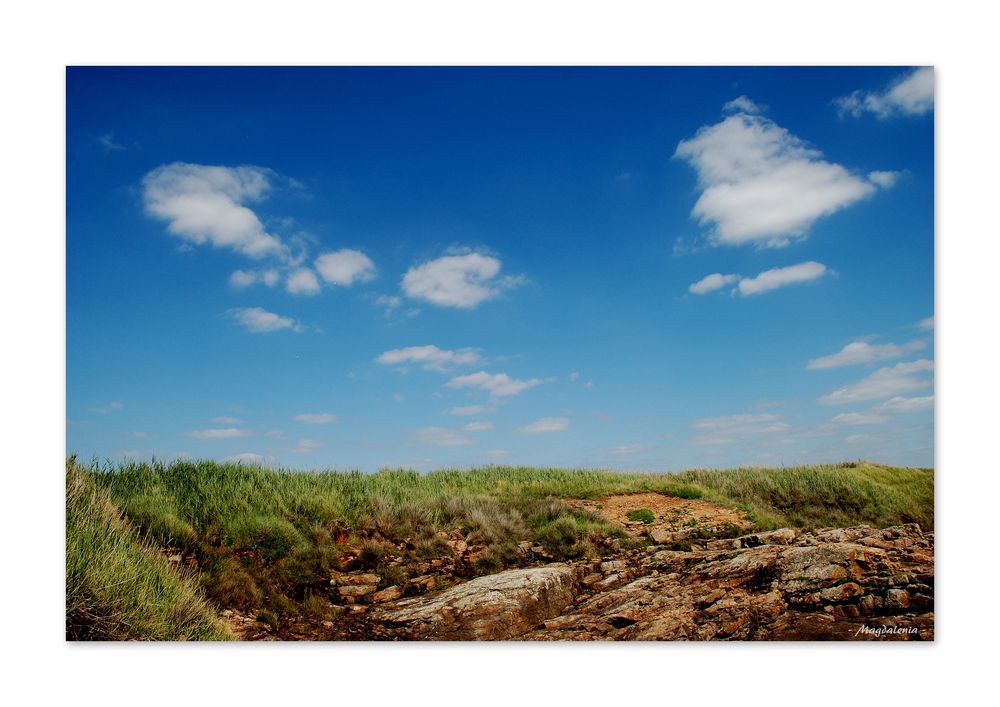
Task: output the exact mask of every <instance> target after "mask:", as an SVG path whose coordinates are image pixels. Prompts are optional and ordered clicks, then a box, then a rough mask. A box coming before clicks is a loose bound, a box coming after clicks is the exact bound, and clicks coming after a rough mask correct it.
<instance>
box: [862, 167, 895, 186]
mask: <svg viewBox="0 0 1000 707" xmlns="http://www.w3.org/2000/svg"><path fill="white" fill-rule="evenodd" d="M901 176H902V174H901V173H900V172H889V171H886V170H875V171H874V172H869V173H868V181H869V182H871V183H872V184H874V185H875V186H877V187H882V188H883V189H889V188H891V187H892V186H893V185H895V184H896V182H898V181H899V178H900V177H901Z"/></svg>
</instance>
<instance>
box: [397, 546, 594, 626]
mask: <svg viewBox="0 0 1000 707" xmlns="http://www.w3.org/2000/svg"><path fill="white" fill-rule="evenodd" d="M578 574H579V571H578V569H577V568H575V567H572V566H570V565H566V564H561V563H559V564H551V565H547V566H545V567H530V568H527V569H517V570H508V571H506V572H500V573H498V574H493V575H488V576H485V577H478V578H476V579H473V580H471V581H469V582H465V583H464V584H460V585H458V586H457V587H453V588H451V589H447V590H445V591H443V592H441V593H440V594H437V595H436V596H429V597H418V598H415V599H407V600H404V601H401V602H399V603H398V604H396V606H395V608H394V609H392V610H391V611H388V612H386V613H384V614H382V615H381V616H380V617H379V619H380V620H381V621H382V622H384V625H385V626H386V627H387V628H391V629H392V630H393V633H394V634H395V636H396V637H398V638H411V639H412V638H417V639H420V638H423V639H427V638H432V639H436V640H504V639H509V638H516V637H518V636H521V635H523V634H525V633H526V632H528V631H530V630H531V629H533V628H535V627H536V626H538V625H540V624H541V623H542V622H543V621H545V620H546V619H551V618H553V617H555V616H558V615H559V614H560V613H561V612H563V611H564V610H565V609H566V608H567V607H569V606H570V605H571V604H572V603H573V602H574V600H575V599H576V597H577V585H578Z"/></svg>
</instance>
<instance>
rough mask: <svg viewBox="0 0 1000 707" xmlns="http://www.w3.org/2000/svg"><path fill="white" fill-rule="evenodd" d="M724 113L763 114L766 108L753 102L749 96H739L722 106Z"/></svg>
mask: <svg viewBox="0 0 1000 707" xmlns="http://www.w3.org/2000/svg"><path fill="white" fill-rule="evenodd" d="M722 112H723V113H763V112H764V106H761V105H758V104H757V103H754V102H753V101H751V100H750V99H749V98H748V97H747V96H737V97H736V98H734V99H733V100H731V101H729V102H728V103H726V104H725V105H724V106H722Z"/></svg>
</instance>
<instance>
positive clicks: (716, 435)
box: [691, 413, 790, 445]
mask: <svg viewBox="0 0 1000 707" xmlns="http://www.w3.org/2000/svg"><path fill="white" fill-rule="evenodd" d="M691 428H692V429H694V430H696V431H697V432H698V435H696V436H695V437H694V438H693V439H692V441H693V442H694V443H695V444H704V445H722V444H735V443H737V442H744V441H747V440H753V439H757V438H759V437H761V436H765V435H774V434H781V433H784V432H787V431H788V430H789V429H790V427H789V425H788V423H786V422H783V421H782V420H781V416H779V415H775V414H772V413H760V414H751V413H743V414H740V415H724V416H720V417H704V418H702V419H700V420H695V421H694V422H693V423H692V424H691Z"/></svg>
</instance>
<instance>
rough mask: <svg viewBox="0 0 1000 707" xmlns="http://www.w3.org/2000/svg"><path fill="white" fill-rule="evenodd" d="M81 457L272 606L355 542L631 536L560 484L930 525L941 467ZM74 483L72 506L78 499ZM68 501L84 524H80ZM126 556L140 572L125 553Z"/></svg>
mask: <svg viewBox="0 0 1000 707" xmlns="http://www.w3.org/2000/svg"><path fill="white" fill-rule="evenodd" d="M70 466H71V469H74V470H75V471H72V472H71V474H70V477H68V485H69V486H72V483H71V479H72V477H73V476H74V475H76V476H78V477H79V479H80V481H79V484H84V485H85V486H86V487H87V488H90V485H91V484H92V485H93V490H92V491H90V492H88V493H91V494H92V495H94V494H96V496H94V497H95V498H99V499H101V501H100V502H101V503H107V504H114V505H113V506H109V508H111V509H112V510H108V511H107V513H111V514H112V515H113V513H114V510H117V509H120V511H121V513H122V514H123V515H124V517H125V518H126V519H127V520H128V524H127V525H125V524H123V525H122V526H121V527H122V528H124V529H126V530H127V529H129V528H133V527H134V528H137V529H138V530H139V532H140V533H141V534H142V537H143V539H144V541H145V542H148V543H151V544H152V545H156V546H159V547H161V548H172V550H171V552H181V553H183V554H184V556H185V558H186V559H188V558H189V559H190V560H191V561H192V563H193V564H194V565H195V566H196V567H197V570H198V575H197V576H198V579H199V580H200V583H201V587H202V589H203V590H204V592H205V593H206V594H207V597H208V599H209V600H210V601H211V602H212V603H213V604H214V605H215V607H216V608H218V609H221V608H236V607H240V608H245V609H253V610H263V611H266V614H267V615H268V616H275V617H282V616H289V615H295V614H296V613H299V614H301V613H302V612H310V611H313V612H321V611H322V606H323V597H324V596H325V595H324V592H328V591H329V578H330V576H331V572H333V571H335V570H339V569H343V568H342V567H341V563H342V561H343V559H344V557H345V556H347V555H346V554H345V552H346V551H347V550H349V549H351V548H353V551H352V552H353V554H351V555H350V556H351V558H352V559H351V560H350V562H351V563H352V566H356V565H359V564H360V566H362V567H364V568H366V569H368V570H370V571H372V572H375V573H377V574H378V575H379V577H380V585H381V586H391V585H399V584H401V583H405V581H406V579H407V578H408V577H413V576H416V575H418V574H420V573H421V572H423V571H426V570H424V569H422V568H423V567H426V564H427V563H428V562H430V561H432V560H434V558H439V557H444V556H449V557H450V556H451V555H450V550H449V548H448V547H447V544H446V540H447V539H448V538H449V537H456V534H458V536H460V537H463V538H465V540H467V541H468V544H469V545H470V546H473V545H474V546H476V547H481V548H482V552H477V553H476V554H475V560H474V561H473V562H472V563H471V564H468V565H465V566H463V568H462V569H461V572H464V573H466V574H464V575H462V576H470V575H471V574H483V573H488V572H494V571H497V570H500V569H503V568H505V567H511V566H517V565H518V564H519V563H523V562H525V561H526V560H525V557H524V554H523V553H519V552H518V544H519V543H520V544H522V545H523V543H524V541H530V542H531V543H532V544H534V545H536V546H537V545H540V546H542V547H543V548H544V551H545V553H546V554H547V556H548V557H551V558H552V559H556V560H561V559H574V558H579V557H587V556H590V557H593V556H598V555H601V554H605V553H606V552H607V551H608V547H609V545H608V543H609V542H612V541H615V542H618V543H626V544H627V543H628V542H630V540H629V539H628V538H626V537H625V536H624V534H623V533H622V531H621V529H620V528H618V527H617V526H613V525H610V524H608V523H607V522H606V521H604V520H602V519H601V518H599V517H597V516H594V515H592V514H590V513H588V512H587V511H584V510H579V509H574V508H572V507H570V506H569V505H567V504H565V503H563V501H562V499H596V498H600V497H603V496H607V495H612V494H622V493H639V492H650V491H652V492H660V493H664V494H667V495H672V496H680V497H684V498H702V499H705V500H709V501H714V502H718V503H722V504H726V505H730V506H733V507H738V508H740V509H742V510H743V511H744V512H745V513H746V515H747V518H748V519H750V520H752V521H753V522H754V523H755V524H756V525H757V526H758V527H759V528H761V529H768V528H774V527H781V526H813V527H817V526H833V525H836V526H843V525H857V524H863V523H867V524H871V525H876V526H883V527H884V526H887V525H893V524H898V523H905V522H917V523H919V524H920V525H921V526H922V527H924V528H925V529H930V528H932V527H933V476H934V475H933V471H932V470H929V469H906V468H890V467H883V466H877V465H873V464H867V463H858V464H856V465H838V466H812V467H794V468H781V469H761V468H745V469H735V470H729V471H706V470H691V471H686V472H683V473H679V474H638V473H617V472H607V471H593V470H576V471H573V470H566V469H548V468H525V467H520V468H515V467H501V466H490V467H484V468H479V469H472V470H469V471H459V470H443V471H436V472H432V473H429V474H419V473H417V472H414V471H406V470H384V471H380V472H378V473H374V474H366V473H359V472H351V473H343V472H298V471H282V470H272V469H265V468H260V467H253V466H243V465H239V464H219V463H215V462H189V461H179V462H174V463H171V464H163V463H154V464H134V463H130V464H121V465H109V466H99V465H96V464H95V465H93V466H91V467H89V468H87V469H80V468H78V467H76V466H75V465H74V464H72V463H71V465H70ZM74 483H75V482H74ZM70 497H71V498H70V500H71V504H70V505H71V506H74V507H75V505H79V504H78V502H77V501H74V500H73V499H74V498H75V497H74V496H73V494H72V493H71V494H70ZM74 504H75V505H74ZM68 508H69V507H68ZM107 513H106V515H107ZM70 515H71V514H70V512H69V510H68V516H67V518H68V529H67V530H68V534H69V535H70V536H72V535H74V534H78V533H79V532H80V528H81V527H82V526H81V525H80V523H79V522H76V521H71V520H70ZM109 527H111V528H112V529H114V528H117V527H118V526H114V524H111V525H110V526H109ZM133 542H134V538H133ZM99 547H100V546H99V544H95V543H94V542H92V541H88V542H79V541H77V540H76V539H75V538H72V537H70V538H69V541H68V545H67V567H68V568H69V567H70V566H86V565H87V562H88V561H89V559H88V558H89V557H90V556H91V555H92V554H93V553H95V552H99V551H100V550H99ZM154 554H155V553H154ZM140 556H141V558H146V559H149V553H148V552H144V554H137V555H135V557H136V558H137V560H136V561H138V559H139V558H140ZM158 559H162V556H161V557H160V558H158ZM143 561H145V560H143ZM149 561H152V560H149ZM157 567H160V568H162V563H160V564H158V565H157ZM167 569H168V570H169V571H171V572H174V573H176V570H174V569H173V568H170V567H168V568H167ZM115 572H117V573H118V574H120V575H121V576H122V577H125V576H128V572H127V569H126V568H125V567H120V568H119V569H118V570H115ZM133 572H134V570H133ZM177 579H178V582H182V583H183V581H182V579H181V578H180V576H179V575H178V576H177ZM184 581H186V580H184ZM184 586H189V585H184ZM130 601H133V603H135V602H134V600H132V599H130ZM67 611H68V612H69V606H68V608H67ZM276 620H278V619H276ZM206 630H207V629H206ZM205 637H210V636H208V635H206V636H205Z"/></svg>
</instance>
